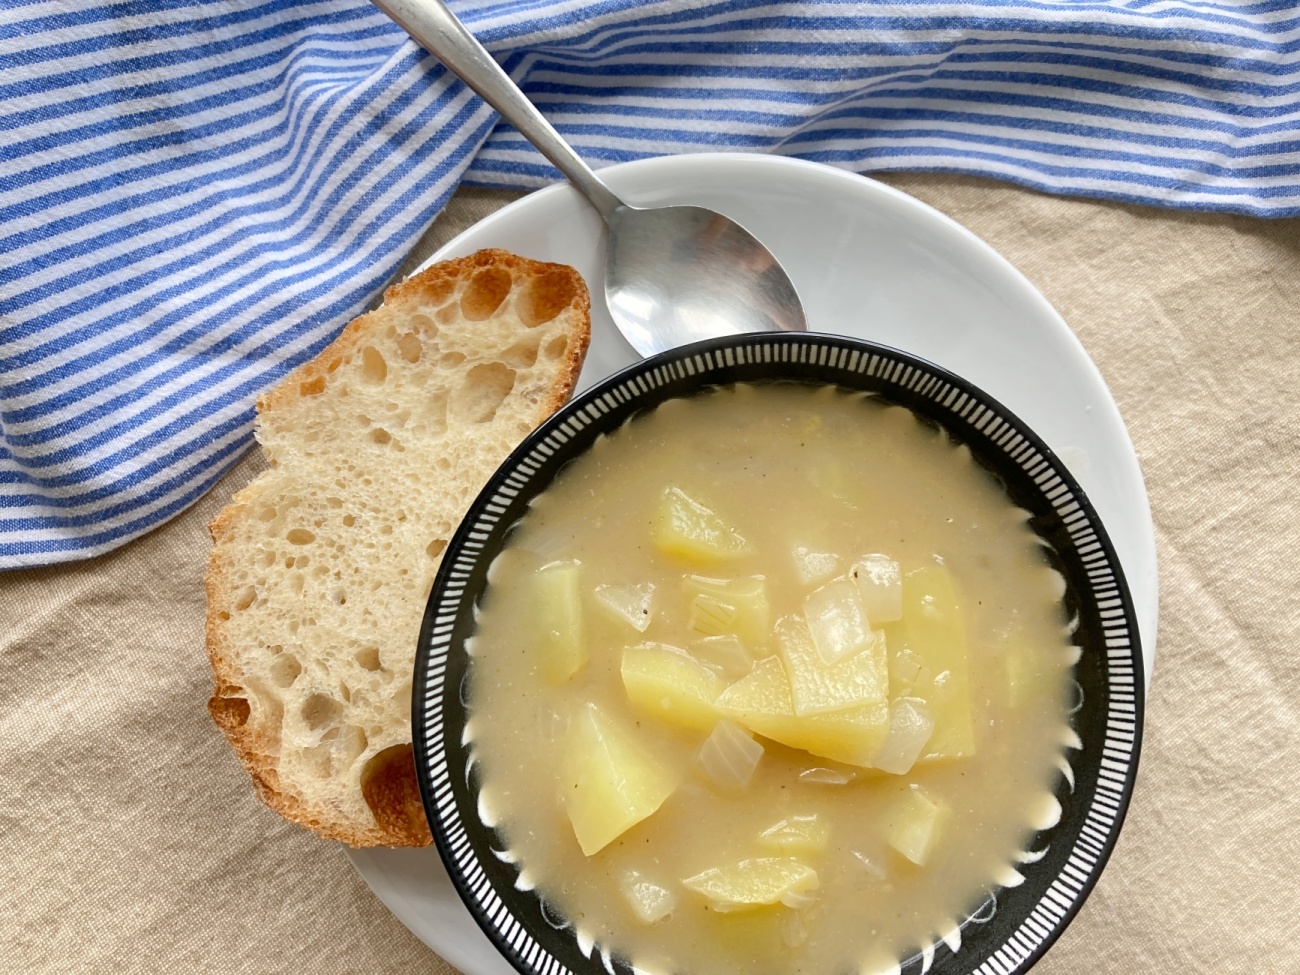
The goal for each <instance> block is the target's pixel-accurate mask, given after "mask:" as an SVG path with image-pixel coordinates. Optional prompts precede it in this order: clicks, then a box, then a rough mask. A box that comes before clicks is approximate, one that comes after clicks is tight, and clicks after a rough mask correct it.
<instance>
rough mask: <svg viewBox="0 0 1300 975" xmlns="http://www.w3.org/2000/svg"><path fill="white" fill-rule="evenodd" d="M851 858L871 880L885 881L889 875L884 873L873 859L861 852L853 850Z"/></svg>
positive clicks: (883, 869) (882, 868)
mask: <svg viewBox="0 0 1300 975" xmlns="http://www.w3.org/2000/svg"><path fill="white" fill-rule="evenodd" d="M853 858H854V859H855V860H857V861H858V863H860V864H861V865H862V869H863V870H864V871H866V874H867V876H868V877H871V878H872V879H873V880H885V879H887V878H888V877H889V874H888V873H886V872H885V868H884V867H882V866H881V865H880V863H879V862H878V861H877V860H876V858H875V857H869V856H867V855H866V854H865V853H863V852H862V851H861V850H854V851H853Z"/></svg>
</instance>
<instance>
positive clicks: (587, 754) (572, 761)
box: [561, 704, 677, 856]
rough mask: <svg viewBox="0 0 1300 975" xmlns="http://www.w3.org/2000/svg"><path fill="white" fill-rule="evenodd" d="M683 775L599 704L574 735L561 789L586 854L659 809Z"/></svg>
mask: <svg viewBox="0 0 1300 975" xmlns="http://www.w3.org/2000/svg"><path fill="white" fill-rule="evenodd" d="M676 788H677V776H676V775H674V774H673V773H672V772H671V771H670V770H669V769H667V768H665V767H664V765H663V764H662V763H661V762H660V761H659V760H658V759H657V758H655V756H654V755H653V754H651V752H650V751H649V750H648V749H646V748H645V746H644V745H642V744H641V743H640V742H638V741H637V740H636V736H635V734H634V733H633V731H632V730H631V729H630V728H627V727H625V726H624V725H623V724H622V723H621V722H618V721H616V720H615V719H614V718H613V717H612V716H610V715H609V714H606V713H605V712H604V711H602V710H601V709H600V708H598V707H597V706H596V705H595V704H588V705H587V706H586V708H584V709H583V710H582V712H581V713H580V714H579V715H578V716H577V719H576V720H575V721H574V725H573V728H572V729H571V730H570V733H569V741H568V750H567V752H566V754H565V761H564V770H563V781H562V783H561V793H562V794H563V796H564V810H565V812H567V813H568V815H569V822H570V823H571V824H572V825H573V833H574V835H575V836H576V837H577V838H578V845H579V846H580V847H582V852H583V853H584V854H585V855H587V856H591V855H592V854H594V853H597V852H599V851H600V850H602V849H604V848H605V846H607V845H608V844H609V843H610V842H611V841H613V840H615V839H617V838H618V837H619V836H621V835H622V834H623V833H624V832H626V831H627V830H629V829H631V828H632V827H633V826H635V825H636V824H637V823H639V822H641V820H643V819H645V818H646V817H647V816H649V815H651V814H652V813H653V812H654V811H655V810H656V809H658V808H659V807H660V806H661V805H663V802H664V800H665V799H667V798H668V797H669V796H670V795H672V793H673V791H674V790H675V789H676Z"/></svg>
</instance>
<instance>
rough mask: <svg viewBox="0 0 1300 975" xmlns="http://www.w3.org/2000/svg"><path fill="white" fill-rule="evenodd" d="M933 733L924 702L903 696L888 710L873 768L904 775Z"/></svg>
mask: <svg viewBox="0 0 1300 975" xmlns="http://www.w3.org/2000/svg"><path fill="white" fill-rule="evenodd" d="M933 732H934V717H933V716H932V715H931V714H930V709H929V708H927V707H926V706H925V702H924V701H919V700H917V699H916V698H908V697H903V698H899V699H898V700H897V701H895V702H894V703H893V706H892V707H890V709H889V734H887V735H885V741H884V743H883V744H882V745H881V746H880V751H878V752H876V763H875V764H876V768H878V769H880V770H881V771H882V772H889V773H891V774H893V775H906V774H907V773H908V772H910V771H911V769H912V766H913V765H915V764H916V760H917V759H918V758H919V757H920V756H921V749H923V748H924V747H925V745H926V742H928V741H929V740H930V735H931V734H932V733H933Z"/></svg>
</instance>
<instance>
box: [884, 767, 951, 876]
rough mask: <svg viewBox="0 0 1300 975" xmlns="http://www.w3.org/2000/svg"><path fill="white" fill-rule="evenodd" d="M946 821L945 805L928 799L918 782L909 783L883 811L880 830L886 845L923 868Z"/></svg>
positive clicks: (946, 808) (946, 811) (946, 810)
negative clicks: (883, 816) (916, 783)
mask: <svg viewBox="0 0 1300 975" xmlns="http://www.w3.org/2000/svg"><path fill="white" fill-rule="evenodd" d="M947 820H948V807H947V806H946V805H944V804H943V803H942V802H938V801H936V800H934V799H931V798H930V797H929V796H928V795H927V794H926V793H925V790H923V789H922V788H921V787H920V786H919V785H912V786H909V787H908V788H907V790H906V791H904V792H903V794H902V795H900V796H899V797H898V798H897V799H896V800H894V801H893V802H892V803H890V805H889V807H888V808H887V809H886V810H885V820H884V823H883V829H882V831H881V832H882V834H883V835H884V837H885V841H886V842H887V843H888V844H889V845H890V846H892V847H893V848H894V849H895V850H897V851H898V852H899V853H901V854H903V856H905V857H907V859H909V860H911V861H912V862H913V863H915V864H916V865H917V866H918V867H923V866H925V864H926V861H927V860H929V859H930V855H931V854H932V853H933V852H934V848H935V846H936V844H938V842H939V837H940V836H941V834H942V833H943V826H944V823H945V822H947Z"/></svg>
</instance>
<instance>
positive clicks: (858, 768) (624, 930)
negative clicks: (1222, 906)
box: [413, 333, 1143, 975]
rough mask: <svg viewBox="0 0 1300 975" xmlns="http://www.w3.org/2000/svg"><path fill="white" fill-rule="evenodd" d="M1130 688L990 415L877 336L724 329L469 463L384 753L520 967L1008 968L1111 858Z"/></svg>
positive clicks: (1093, 548) (1091, 599)
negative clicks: (409, 698) (417, 790)
mask: <svg viewBox="0 0 1300 975" xmlns="http://www.w3.org/2000/svg"><path fill="white" fill-rule="evenodd" d="M1142 682H1143V678H1142V659H1141V650H1140V646H1139V642H1138V631H1137V626H1136V623H1135V619H1134V613H1133V607H1132V603H1131V601H1130V598H1129V594H1128V589H1127V587H1126V585H1125V582H1124V578H1123V573H1122V570H1121V567H1120V565H1119V562H1118V560H1117V558H1116V556H1115V552H1114V549H1113V547H1112V545H1111V543H1110V540H1109V539H1108V538H1107V535H1106V532H1105V529H1104V527H1103V525H1102V524H1101V522H1100V520H1099V519H1098V517H1097V515H1096V512H1095V511H1094V510H1093V508H1092V506H1091V505H1090V504H1089V503H1088V499H1087V498H1086V496H1085V495H1084V493H1083V491H1082V490H1081V489H1080V487H1079V486H1078V484H1077V483H1076V482H1075V481H1074V480H1073V478H1072V477H1071V476H1070V474H1069V472H1068V471H1067V470H1066V469H1065V467H1064V465H1063V464H1062V463H1061V462H1060V461H1059V460H1058V459H1057V458H1056V457H1055V455H1054V454H1053V453H1052V452H1051V450H1050V449H1049V448H1048V447H1047V446H1046V445H1045V444H1044V443H1043V442H1042V441H1041V440H1040V439H1039V438H1038V437H1037V436H1035V435H1034V433H1033V431H1031V430H1030V429H1028V427H1027V426H1026V425H1025V424H1024V423H1022V422H1021V421H1020V420H1018V419H1017V418H1016V417H1015V416H1014V415H1012V414H1011V413H1010V412H1009V411H1007V410H1006V409H1005V408H1004V407H1003V406H1001V405H1000V404H999V403H997V402H996V401H995V400H994V399H992V398H991V397H990V396H988V395H987V394H985V393H983V392H981V391H980V390H979V389H977V388H975V387H973V386H972V385H971V384H969V383H967V382H965V381H964V380H962V379H960V378H959V377H957V376H954V375H952V374H950V373H948V372H946V371H945V370H943V369H941V368H939V367H938V366H935V365H933V364H931V363H928V362H925V361H922V360H919V359H916V358H914V357H912V356H909V355H907V354H905V353H903V352H900V351H897V350H893V349H889V348H886V347H883V346H877V345H873V344H871V343H866V342H862V341H859V340H855V339H849V338H843V337H837V336H831V335H821V334H813V333H784V334H783V333H773V334H762V335H746V336H738V337H731V338H727V339H719V340H714V341H710V342H705V343H700V344H697V345H693V346H688V347H684V348H681V349H677V350H674V351H672V352H669V353H665V354H663V355H660V356H657V357H654V358H651V359H647V360H644V361H642V362H640V363H637V364H636V365H634V366H632V367H630V368H628V369H627V370H625V371H623V372H621V373H618V374H616V375H614V376H612V377H610V378H609V379H607V380H606V381H604V382H603V383H601V384H599V385H597V386H595V387H593V388H591V389H590V390H588V391H587V392H585V393H584V394H583V395H581V396H580V397H578V398H577V399H575V400H574V401H573V402H571V403H570V404H568V405H567V406H566V407H565V408H564V409H562V410H561V411H560V412H559V413H557V414H556V415H555V416H554V417H552V418H551V419H550V420H549V421H547V422H546V423H545V424H544V425H543V426H542V427H540V428H539V429H538V430H537V431H535V432H534V433H533V434H532V435H531V436H530V437H529V438H528V439H527V440H526V441H525V442H524V443H523V444H522V445H521V446H520V447H519V448H518V450H516V451H515V452H514V454H512V455H511V457H510V458H509V459H508V460H507V461H506V462H505V464H504V465H502V467H501V468H500V469H499V470H498V472H497V473H496V474H495V476H494V477H493V478H492V480H491V481H490V482H489V484H488V485H487V486H486V487H485V489H484V490H483V492H482V493H481V494H480V495H479V497H478V498H477V500H476V501H475V502H474V504H473V505H472V506H471V508H470V510H469V513H468V515H467V517H466V518H465V520H464V522H463V523H462V524H461V526H460V528H459V530H458V532H457V533H456V535H455V537H454V538H453V539H452V541H451V542H450V544H449V546H448V549H447V552H446V554H445V555H444V559H443V562H442V566H441V569H440V571H439V573H438V576H437V579H436V581H435V583H434V587H433V591H432V594H431V596H430V599H429V603H428V607H427V610H426V614H425V618H424V624H423V628H422V632H421V636H420V646H419V648H418V654H417V662H416V671H415V683H414V694H413V724H414V738H415V756H416V766H417V772H418V775H419V778H420V787H421V793H422V797H423V801H424V804H425V809H426V812H427V814H428V817H429V821H430V825H431V828H432V830H433V834H434V837H435V840H436V842H437V845H438V849H439V851H440V854H441V856H442V858H443V861H444V863H445V864H446V866H447V869H448V872H449V873H450V876H451V878H452V880H453V882H454V884H455V886H456V887H457V889H458V891H459V892H460V894H461V896H462V897H463V899H464V901H465V903H466V905H467V906H468V908H469V910H470V912H471V914H472V915H473V916H474V917H475V919H476V920H477V921H478V922H479V924H480V925H481V926H482V927H483V929H484V931H485V932H486V933H487V935H488V936H489V938H490V939H491V940H492V941H493V942H494V943H495V944H496V946H497V947H498V948H499V949H500V951H501V952H502V954H503V956H504V957H505V958H506V959H507V960H508V961H509V962H510V963H511V964H512V965H513V966H514V967H515V968H516V969H517V970H518V971H520V972H521V973H525V975H531V973H538V975H540V973H552V972H555V973H558V972H561V971H563V970H565V969H567V970H569V971H572V972H579V973H588V972H589V973H596V972H599V971H605V972H609V973H631V972H652V973H663V975H691V973H698V975H704V973H714V972H719V971H726V972H728V973H729V975H796V973H810V972H826V973H840V972H863V973H875V972H882V973H883V972H918V973H919V972H928V971H933V972H943V973H967V972H1002V973H1006V972H1021V971H1025V970H1027V969H1028V968H1029V967H1030V966H1032V965H1033V963H1034V962H1035V961H1037V959H1038V958H1039V957H1041V955H1042V953H1043V952H1044V951H1046V950H1047V948H1048V947H1049V946H1050V945H1051V944H1052V942H1053V941H1054V940H1055V939H1056V938H1057V937H1058V936H1059V934H1060V932H1061V931H1062V929H1063V928H1064V927H1065V925H1066V924H1067V923H1068V922H1069V920H1070V919H1071V918H1072V917H1073V916H1074V914H1075V913H1076V912H1077V910H1078V909H1079V907H1080V905H1081V903H1082V901H1083V899H1084V898H1085V897H1086V896H1087V894H1088V892H1089V891H1090V890H1091V889H1092V886H1093V885H1094V884H1095V883H1096V880H1097V877H1098V875H1099V873H1100V871H1101V869H1102V867H1103V865H1104V864H1105V861H1106V859H1107V857H1108V856H1109V854H1110V851H1111V849H1112V847H1113V845H1114V843H1115V840H1116V837H1117V834H1118V831H1119V828H1120V825H1121V823H1122V820H1123V816H1124V812H1125V810H1126V808H1127V805H1128V801H1129V797H1130V795H1131V791H1132V787H1133V780H1134V775H1135V772H1136V765H1137V757H1138V749H1139V744H1140V738H1141V724H1142V698H1141V694H1140V688H1141V687H1142V686H1143V683H1142Z"/></svg>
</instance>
